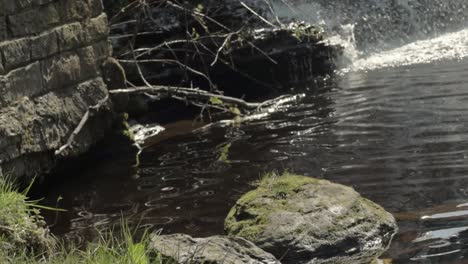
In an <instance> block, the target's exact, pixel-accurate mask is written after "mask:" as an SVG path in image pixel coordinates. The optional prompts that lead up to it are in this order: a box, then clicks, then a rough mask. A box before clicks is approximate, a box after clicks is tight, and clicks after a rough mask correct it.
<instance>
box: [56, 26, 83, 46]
mask: <svg viewBox="0 0 468 264" xmlns="http://www.w3.org/2000/svg"><path fill="white" fill-rule="evenodd" d="M55 31H56V34H57V38H58V45H59V50H60V51H69V50H72V49H76V48H78V47H80V46H81V45H82V41H81V39H82V38H83V27H82V26H81V24H80V23H79V22H75V23H71V24H67V25H64V26H61V27H59V28H57V29H56V30H55Z"/></svg>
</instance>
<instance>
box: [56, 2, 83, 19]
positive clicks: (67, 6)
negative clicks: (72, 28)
mask: <svg viewBox="0 0 468 264" xmlns="http://www.w3.org/2000/svg"><path fill="white" fill-rule="evenodd" d="M57 9H58V10H59V13H60V20H61V21H62V23H69V22H72V21H82V20H84V19H86V18H89V17H90V15H91V11H90V8H89V4H88V1H87V0H79V1H77V0H61V1H59V2H58V3H57Z"/></svg>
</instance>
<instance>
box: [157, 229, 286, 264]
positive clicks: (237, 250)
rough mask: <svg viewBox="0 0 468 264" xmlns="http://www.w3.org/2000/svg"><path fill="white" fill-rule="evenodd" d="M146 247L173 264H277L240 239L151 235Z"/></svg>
mask: <svg viewBox="0 0 468 264" xmlns="http://www.w3.org/2000/svg"><path fill="white" fill-rule="evenodd" d="M150 246H151V247H152V248H153V249H155V250H156V251H157V252H160V253H161V254H162V255H163V256H165V257H169V258H172V259H174V260H176V261H177V263H192V264H205V263H211V264H222V263H230V264H246V263H248V264H280V262H279V261H278V260H277V259H275V257H274V256H273V255H271V254H269V253H267V252H265V251H263V250H262V249H260V248H258V247H257V246H255V245H254V244H253V243H252V242H250V241H247V240H245V239H243V238H239V237H236V238H233V237H222V236H213V237H207V238H192V237H191V236H189V235H184V234H174V235H166V236H159V235H153V237H152V239H151V244H150Z"/></svg>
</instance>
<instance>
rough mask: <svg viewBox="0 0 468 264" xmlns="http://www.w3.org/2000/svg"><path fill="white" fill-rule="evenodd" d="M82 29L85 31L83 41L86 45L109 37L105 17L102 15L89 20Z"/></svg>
mask: <svg viewBox="0 0 468 264" xmlns="http://www.w3.org/2000/svg"><path fill="white" fill-rule="evenodd" d="M83 27H84V31H85V32H84V39H83V41H85V42H86V43H95V42H97V41H99V40H103V39H107V37H108V35H109V26H108V21H107V15H106V14H104V13H103V14H101V15H100V16H98V17H95V18H93V19H90V20H89V22H88V23H86V25H83Z"/></svg>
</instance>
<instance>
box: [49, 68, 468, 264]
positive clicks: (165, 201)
mask: <svg viewBox="0 0 468 264" xmlns="http://www.w3.org/2000/svg"><path fill="white" fill-rule="evenodd" d="M467 72H468V61H467V60H462V61H446V62H438V63H432V64H426V65H411V66H404V67H398V68H391V69H380V70H374V71H370V72H355V73H348V74H345V75H342V76H337V77H336V78H333V79H332V80H330V81H329V82H326V83H324V84H322V85H321V86H320V87H314V88H313V89H307V87H305V88H300V89H298V88H297V89H296V92H298V93H305V94H306V96H305V97H304V98H302V99H300V100H298V101H296V102H292V103H290V104H288V105H284V106H282V107H281V109H279V111H277V112H275V113H272V114H271V115H270V116H268V117H265V118H262V119H258V120H253V121H249V122H246V123H242V124H241V125H240V126H235V127H233V126H223V125H219V126H213V127H211V128H209V129H199V127H200V125H199V124H198V125H194V124H193V123H192V121H182V122H179V123H176V124H173V125H172V126H173V127H175V128H174V129H169V130H167V131H166V134H163V135H160V136H158V137H159V138H158V137H156V138H155V141H156V142H155V143H154V144H153V145H151V146H149V147H147V148H146V149H145V150H144V152H143V153H142V155H141V157H140V165H139V166H137V167H135V166H134V164H135V156H134V153H128V152H127V153H119V151H118V149H119V144H118V143H115V144H114V145H113V144H110V145H108V147H106V148H100V149H97V150H95V151H94V153H93V154H91V156H90V157H89V158H88V159H87V161H86V162H84V163H81V166H82V167H75V168H74V169H71V170H70V169H68V170H66V171H62V172H59V173H58V175H57V178H58V179H60V180H59V181H58V183H55V184H54V186H53V188H49V191H48V193H47V200H48V202H49V204H52V205H53V204H55V202H56V200H57V197H59V196H61V197H62V198H63V199H62V200H61V201H60V202H59V206H60V207H62V208H65V209H67V210H68V212H67V213H63V214H60V215H59V216H58V218H57V219H55V217H54V215H50V216H48V218H49V219H48V220H49V223H52V222H54V220H57V221H56V222H57V223H56V225H55V226H54V227H53V229H54V231H55V232H56V233H57V234H60V235H64V236H65V237H68V238H77V237H81V238H87V237H89V236H90V234H92V230H93V229H95V228H105V227H108V226H109V225H110V224H112V223H118V221H119V220H120V219H121V217H122V216H123V217H125V218H126V219H128V221H129V222H130V223H131V224H134V225H136V224H138V225H140V226H143V227H152V228H155V229H159V228H163V232H164V233H174V232H184V233H188V234H191V235H196V236H208V235H213V234H220V233H222V232H223V221H224V217H225V215H226V214H227V212H228V210H229V209H230V207H231V206H232V205H233V203H234V202H235V201H236V199H237V198H238V197H239V196H240V195H242V194H243V193H245V192H246V191H248V190H250V189H251V188H252V186H251V185H250V183H251V182H252V181H254V180H256V179H258V178H259V177H260V175H261V174H262V173H264V172H268V171H272V170H278V171H283V170H290V171H293V172H296V173H299V174H305V175H309V176H313V177H319V178H325V179H329V180H332V181H335V182H339V183H342V184H345V185H349V186H352V187H354V188H355V189H356V190H357V191H359V192H360V193H361V194H362V195H363V196H365V197H367V198H369V199H371V200H373V201H375V202H377V203H379V204H381V205H382V206H384V207H385V208H386V209H387V210H388V211H390V212H392V213H393V214H394V215H395V216H396V218H397V220H398V222H399V226H400V233H399V234H398V236H397V237H396V239H395V241H394V243H393V245H392V247H391V248H390V250H389V251H388V253H387V254H386V257H387V258H392V259H393V263H408V262H414V263H463V259H464V256H466V255H467V248H468V247H467V242H468V218H467V216H468V205H467V203H468V188H467V186H468V165H467V164H468V163H467V162H466V160H467V157H468V126H467V125H466V124H468V91H467V90H466V83H467V82H468V74H467ZM310 88H312V87H310Z"/></svg>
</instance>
